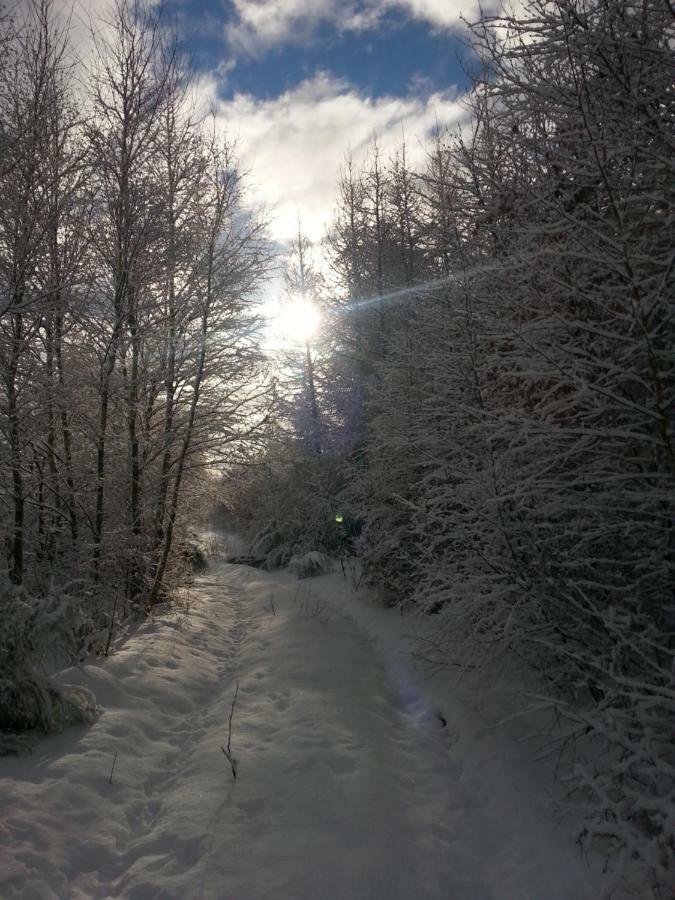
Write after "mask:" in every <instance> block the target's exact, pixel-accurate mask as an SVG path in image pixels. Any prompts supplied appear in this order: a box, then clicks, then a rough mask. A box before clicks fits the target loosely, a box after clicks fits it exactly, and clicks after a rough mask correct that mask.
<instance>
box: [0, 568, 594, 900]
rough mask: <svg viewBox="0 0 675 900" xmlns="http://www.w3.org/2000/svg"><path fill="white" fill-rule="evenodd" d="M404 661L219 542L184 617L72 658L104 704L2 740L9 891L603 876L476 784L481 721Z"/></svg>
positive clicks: (478, 889) (512, 890)
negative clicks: (11, 743)
mask: <svg viewBox="0 0 675 900" xmlns="http://www.w3.org/2000/svg"><path fill="white" fill-rule="evenodd" d="M396 672H397V674H396V677H395V678H393V677H392V672H391V671H390V670H388V668H387V667H386V666H385V665H383V664H382V662H381V661H380V660H378V658H377V655H376V653H374V650H373V645H372V642H371V641H370V640H369V638H368V637H367V636H366V635H365V634H364V633H363V632H362V631H361V630H360V629H359V628H358V627H357V625H356V624H355V622H354V620H353V619H352V618H350V617H349V616H347V615H344V614H343V613H342V612H341V610H340V609H339V608H338V607H337V606H336V605H335V600H334V598H332V599H330V598H328V596H326V597H322V595H321V588H320V586H319V587H317V588H316V589H315V588H314V586H313V585H312V584H311V583H307V582H302V583H301V582H295V581H292V580H290V579H289V578H287V577H286V576H273V575H267V574H265V573H261V572H257V571H254V570H251V569H247V568H244V567H240V566H231V565H227V564H225V563H221V562H216V563H215V564H214V565H213V567H212V568H211V570H210V571H209V572H208V573H207V574H206V575H205V576H203V577H201V578H198V579H197V580H196V584H195V586H194V588H193V589H192V591H191V602H190V611H189V615H188V616H187V617H186V618H185V619H184V620H183V621H177V620H176V618H175V617H170V616H167V617H161V618H158V619H157V620H156V621H154V622H148V623H146V624H144V625H143V626H142V627H141V629H140V630H139V632H138V633H137V634H136V635H134V636H133V637H132V638H131V639H130V640H128V641H127V642H126V644H125V645H124V646H123V647H122V648H121V649H120V650H119V651H118V652H117V653H115V654H114V655H112V656H111V657H110V658H109V659H107V660H105V661H104V662H101V663H98V664H95V665H90V666H87V667H85V668H84V669H82V670H69V671H68V672H66V673H64V676H63V679H64V681H67V682H69V683H73V682H78V683H80V684H84V685H86V686H88V687H91V689H92V690H93V691H94V692H95V693H96V696H97V699H98V701H99V703H100V704H101V706H102V707H103V713H102V715H101V716H100V718H99V719H98V721H97V722H96V723H95V724H94V725H93V726H91V727H89V728H78V729H71V730H70V731H68V732H67V733H66V734H64V735H62V736H60V737H58V738H54V739H51V740H49V741H45V742H43V743H42V744H41V745H39V746H38V747H37V749H36V751H35V753H34V755H33V756H32V757H30V758H20V759H17V760H11V761H10V760H0V775H2V778H1V779H0V809H1V810H2V815H1V816H0V896H1V897H3V898H7V900H9V898H22V900H33V898H35V900H46V898H50V900H54V898H59V900H61V898H75V900H85V898H120V897H123V898H129V900H150V898H156V900H160V898H176V900H178V898H181V900H182V898H206V900H221V898H222V900H230V898H232V900H249V898H250V900H258V898H260V900H262V898H283V900H286V898H288V900H293V898H316V900H330V898H335V900H337V898H344V900H352V898H353V900H361V898H363V900H365V898H373V900H380V898H382V900H398V898H400V900H403V898H438V900H441V898H444V900H510V898H513V900H516V898H518V900H567V898H569V900H572V898H575V900H582V898H583V897H590V896H591V894H589V893H588V891H587V887H586V886H585V884H584V878H583V872H582V869H581V866H580V865H578V866H577V865H575V864H571V863H570V859H568V858H567V856H566V854H565V851H564V850H561V851H560V854H559V855H558V858H557V859H554V864H553V865H552V863H551V854H550V852H548V851H550V845H546V844H545V843H544V844H543V845H542V844H541V840H542V836H541V834H537V833H534V832H536V828H534V829H533V833H532V834H531V835H529V836H528V837H527V839H526V840H523V839H522V835H521V834H520V833H519V830H518V827H514V819H513V815H515V814H516V811H515V809H514V810H509V809H503V808H500V807H499V800H498V799H497V800H496V801H495V803H492V804H490V803H489V802H488V800H487V799H486V797H487V794H485V793H484V794H482V795H480V794H476V792H475V791H472V790H470V789H469V787H468V783H465V781H464V779H463V777H462V775H463V771H462V770H463V763H462V761H461V759H458V758H457V754H453V753H451V748H452V745H453V740H454V738H453V735H455V734H456V731H457V729H460V728H461V727H462V724H461V723H458V722H448V723H447V727H444V726H443V722H442V721H441V720H440V719H439V718H438V717H437V716H436V715H435V714H434V710H433V709H432V708H431V707H430V705H429V703H427V702H425V700H424V698H423V697H420V696H419V693H418V691H417V690H416V687H415V685H414V683H413V681H412V678H408V675H407V674H406V669H405V668H404V667H398V668H397V669H396ZM237 682H238V684H239V688H238V695H237V702H236V706H235V708H234V713H233V726H232V751H233V753H234V755H235V756H236V757H237V759H238V765H239V768H238V778H237V780H236V781H235V780H233V778H232V774H231V770H230V766H229V763H228V761H227V759H226V758H225V756H224V755H223V752H222V750H221V745H223V744H224V745H225V746H226V745H227V740H228V720H229V716H230V712H231V709H232V701H233V698H234V694H235V688H236V684H237ZM115 754H116V755H117V759H116V762H115V767H114V772H113V773H112V781H110V780H109V779H110V773H111V768H112V764H113V760H114V759H115ZM486 774H487V773H486ZM542 846H543V847H544V849H545V850H547V852H548V855H547V852H542ZM561 875H562V877H561Z"/></svg>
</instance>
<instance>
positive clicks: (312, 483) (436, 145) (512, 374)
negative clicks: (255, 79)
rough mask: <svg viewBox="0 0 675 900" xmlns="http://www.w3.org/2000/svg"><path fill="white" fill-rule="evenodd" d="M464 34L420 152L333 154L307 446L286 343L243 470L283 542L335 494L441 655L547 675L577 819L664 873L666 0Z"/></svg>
mask: <svg viewBox="0 0 675 900" xmlns="http://www.w3.org/2000/svg"><path fill="white" fill-rule="evenodd" d="M470 33H471V40H472V44H473V49H474V51H475V54H476V60H477V69H478V74H477V76H476V77H475V80H474V85H473V89H472V91H471V93H470V95H469V99H468V112H469V116H468V118H467V121H468V124H467V125H466V126H465V128H464V130H463V131H462V132H460V133H456V134H443V133H441V134H438V135H437V136H436V138H435V140H434V141H432V143H431V146H430V148H429V152H428V159H427V162H426V165H425V166H424V167H423V168H422V169H421V170H420V169H419V168H416V169H413V167H412V166H411V165H410V163H409V160H408V155H407V153H406V148H405V147H401V148H400V149H399V151H398V152H397V153H396V154H394V156H393V157H387V158H384V156H383V154H382V152H381V151H379V150H378V148H377V146H374V147H373V148H372V150H371V152H370V154H369V156H368V158H367V159H366V160H365V162H363V163H359V164H357V163H356V162H354V161H351V160H350V161H348V162H347V163H346V164H345V167H344V169H343V172H342V174H341V177H340V183H339V187H340V199H339V203H338V207H337V210H336V213H335V222H334V225H333V227H332V228H331V230H330V233H329V235H328V238H327V242H326V248H327V251H328V254H329V257H330V260H331V266H332V278H333V280H334V282H335V284H334V285H333V287H332V290H330V291H329V290H327V289H326V288H325V286H324V287H321V286H319V287H318V288H315V289H314V290H315V293H316V295H317V299H318V300H319V302H323V303H324V304H325V305H326V307H327V313H326V316H327V322H328V325H327V327H326V329H325V330H326V334H325V335H324V337H323V341H322V342H321V343H320V342H317V346H316V347H315V348H314V364H313V368H314V370H315V371H314V377H313V383H314V386H313V388H312V392H313V394H314V395H315V397H316V399H317V402H318V418H319V427H320V432H321V437H320V441H319V442H318V452H317V450H316V446H317V445H316V444H312V442H311V441H309V440H308V428H309V427H311V428H312V429H313V428H315V425H314V424H313V417H312V416H308V414H307V410H308V408H309V406H308V403H309V396H310V395H309V382H308V379H307V366H306V363H303V362H302V360H299V364H300V366H301V368H302V367H303V365H304V377H301V379H300V380H299V381H296V386H295V389H294V391H293V392H292V395H293V396H294V397H295V399H296V404H297V406H298V409H299V410H300V411H299V412H296V413H295V414H290V415H286V416H285V417H283V421H282V422H280V423H278V429H277V432H276V433H275V434H274V435H273V436H272V439H271V441H270V446H272V447H273V446H275V445H277V446H278V443H279V442H280V441H281V442H283V441H285V442H286V443H285V446H286V447H287V448H288V447H289V444H290V447H291V450H292V453H291V455H290V456H289V453H288V450H287V452H285V453H284V454H282V453H276V454H275V453H274V452H272V451H270V450H269V449H268V451H267V455H266V456H265V457H264V460H263V462H264V465H263V466H262V469H261V473H262V474H261V475H260V476H258V477H250V478H249V480H248V482H244V483H243V487H242V484H241V483H240V489H241V490H242V496H243V497H244V498H246V497H251V496H255V495H256V492H258V495H259V496H260V495H263V494H264V497H265V498H266V499H267V504H266V505H265V504H264V503H262V502H261V509H262V510H263V511H264V513H265V514H267V515H269V516H273V517H274V519H275V522H276V527H277V531H278V533H279V534H280V535H282V536H284V537H285V539H286V540H288V541H289V542H290V543H291V544H292V545H293V546H294V547H299V548H300V547H305V548H309V546H310V545H316V539H317V537H316V536H317V533H318V534H319V535H320V536H321V535H323V537H321V538H320V539H322V540H324V541H325V546H326V548H327V549H331V542H333V543H335V541H338V543H339V536H336V534H337V533H336V530H335V529H336V525H335V514H336V513H339V514H340V515H341V517H342V524H344V523H345V522H348V523H349V527H350V529H351V534H352V535H355V534H357V533H358V532H359V531H360V535H359V536H358V537H357V538H356V539H355V542H354V547H355V550H356V552H357V553H358V555H359V556H360V557H361V559H362V561H363V565H364V567H365V573H366V577H367V579H368V580H369V581H370V582H371V583H373V584H375V585H378V586H380V587H381V588H383V589H384V591H385V593H386V596H387V597H388V598H389V599H390V602H392V603H402V604H412V605H414V606H416V607H417V608H418V609H419V610H421V611H423V612H427V613H434V614H435V618H434V621H435V622H436V624H437V630H436V640H435V642H434V643H433V645H431V646H429V647H427V648H426V653H427V656H428V658H429V659H430V661H432V662H433V663H435V664H439V665H451V666H457V665H459V666H467V665H470V666H472V667H476V666H481V665H482V664H484V663H492V662H493V661H494V660H495V659H496V658H498V657H499V656H500V655H503V654H510V655H517V656H518V657H520V658H521V659H523V660H525V661H526V663H527V665H528V666H530V667H532V668H534V669H535V670H537V671H538V672H539V673H540V677H541V683H542V696H541V697H539V698H538V699H537V700H536V701H535V702H536V705H538V706H542V707H548V708H550V709H551V710H552V711H554V713H555V715H556V716H557V720H558V727H557V729H556V730H555V731H553V732H551V734H550V735H549V736H548V737H546V736H543V738H542V752H544V753H552V754H556V755H558V756H559V757H560V772H561V773H562V772H564V773H565V777H566V781H567V786H568V788H569V790H570V794H571V796H572V797H573V798H574V800H575V801H576V802H578V803H580V804H581V805H582V807H583V808H584V810H585V812H586V815H587V827H586V829H585V837H586V838H588V839H590V840H598V839H600V840H601V842H602V844H603V845H604V846H605V847H607V848H608V849H610V850H611V851H613V852H615V853H616V854H617V856H618V857H619V858H620V860H621V861H623V862H625V863H627V864H628V865H629V866H630V865H635V864H636V862H635V861H636V859H638V860H639V862H638V863H637V866H638V871H639V873H640V874H639V876H638V879H639V880H640V882H641V884H640V888H644V889H645V890H647V889H648V888H649V886H652V887H654V889H655V890H657V886H658V885H659V884H661V885H662V886H665V885H667V884H672V873H673V853H674V850H675V848H674V846H673V834H674V833H675V827H674V825H675V822H674V819H673V816H674V814H675V811H674V809H673V803H672V797H673V793H672V792H673V788H674V785H675V780H674V778H673V776H674V773H675V746H674V743H673V729H672V723H673V710H674V709H675V684H674V683H673V650H674V647H675V602H674V601H675V588H674V586H675V519H674V517H675V437H674V433H673V428H674V425H675V407H674V389H675V356H674V354H673V348H674V347H675V320H674V313H675V292H674V287H675V284H674V282H675V277H674V271H673V270H674V262H675V257H674V256H673V240H672V238H673V233H674V232H673V199H674V193H675V172H674V161H675V153H674V150H675V147H674V141H673V135H674V134H675V128H674V126H675V103H674V99H675V97H674V80H673V74H674V68H673V63H672V46H673V38H674V34H673V16H672V9H671V8H670V7H669V5H668V4H664V3H661V2H659V3H657V2H647V3H640V4H636V3H633V2H630V0H602V2H597V0H556V2H552V3H545V2H542V0H533V2H530V3H528V4H527V5H526V7H525V9H524V11H523V13H522V14H521V15H519V16H517V17H516V16H511V15H509V16H500V17H489V16H488V17H484V18H483V19H482V20H481V21H480V22H479V23H477V24H476V25H475V26H473V27H472V28H471V31H470ZM297 252H298V247H296V248H295V256H296V257H297ZM301 289H302V290H306V288H305V287H303V286H301ZM336 293H337V295H338V296H339V297H340V298H341V299H340V301H339V302H338V304H337V306H336V304H335V300H334V297H335V295H336ZM312 511H314V513H312ZM249 519H250V516H249ZM254 519H255V521H253V522H251V526H252V527H253V526H255V525H259V524H260V517H259V516H258V517H254ZM342 537H343V538H344V537H345V535H344V534H343V536H342ZM664 890H665V887H664Z"/></svg>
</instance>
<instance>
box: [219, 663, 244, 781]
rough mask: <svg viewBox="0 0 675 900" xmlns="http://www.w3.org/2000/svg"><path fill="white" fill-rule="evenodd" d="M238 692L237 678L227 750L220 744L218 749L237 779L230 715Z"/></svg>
mask: <svg viewBox="0 0 675 900" xmlns="http://www.w3.org/2000/svg"><path fill="white" fill-rule="evenodd" d="M238 693H239V679H237V686H236V687H235V689H234V697H233V699H232V709H231V710H230V726H229V733H228V735H227V750H226V749H225V747H223V746H222V744H221V747H220V749H221V750H222V751H223V753H224V754H225V756H226V757H227V760H228V762H229V763H230V766H231V768H232V777H233V778H234V780H235V781H236V780H237V765H238V764H239V760H238V759H236V758H235V757H234V756H232V716H234V706H235V704H236V702H237V695H238Z"/></svg>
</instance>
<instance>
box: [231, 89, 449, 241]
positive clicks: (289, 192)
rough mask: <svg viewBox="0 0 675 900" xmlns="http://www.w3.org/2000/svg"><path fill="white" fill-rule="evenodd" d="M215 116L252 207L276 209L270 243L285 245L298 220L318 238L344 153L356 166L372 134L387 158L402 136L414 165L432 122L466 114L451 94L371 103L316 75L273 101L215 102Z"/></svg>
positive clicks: (241, 98) (240, 99)
mask: <svg viewBox="0 0 675 900" xmlns="http://www.w3.org/2000/svg"><path fill="white" fill-rule="evenodd" d="M218 116H219V120H220V122H221V123H222V125H223V127H225V128H227V131H228V132H229V133H230V134H231V135H232V136H234V137H237V138H238V144H239V152H240V156H241V160H242V164H243V165H244V167H245V168H248V169H250V170H251V177H250V183H251V195H252V200H253V201H254V202H257V203H262V204H265V205H268V206H272V207H274V220H273V223H272V236H273V237H274V238H275V239H276V240H278V241H280V242H286V241H288V240H290V239H291V238H292V237H293V236H294V235H295V233H296V232H297V222H298V217H300V218H301V219H302V224H303V229H304V231H305V232H306V234H307V236H308V237H309V238H310V239H311V240H312V241H318V240H320V239H321V238H322V236H323V234H324V232H325V228H326V226H327V225H328V224H329V222H330V219H331V215H332V209H333V204H334V201H335V197H336V184H337V179H338V174H339V170H340V165H341V164H342V162H343V161H344V158H345V155H346V154H347V152H349V151H351V152H352V154H353V156H354V157H355V159H356V160H357V161H358V159H359V157H362V156H363V154H364V152H365V151H366V149H367V147H368V146H369V144H370V142H371V140H372V138H373V135H375V134H376V135H377V138H378V143H379V146H380V149H381V151H382V152H383V154H385V155H386V154H388V153H389V152H390V151H391V150H393V148H394V147H396V146H397V145H399V144H400V142H401V138H402V135H403V133H404V132H405V136H406V141H407V144H408V147H409V154H410V156H411V157H412V158H413V160H414V159H415V157H416V158H417V159H418V160H419V159H420V158H421V157H423V155H424V152H425V150H424V146H423V144H424V140H425V138H426V137H427V136H428V134H429V133H430V132H431V131H432V130H433V128H434V127H435V124H436V122H437V121H438V122H439V123H441V124H444V123H447V124H448V125H454V124H456V123H457V122H458V121H460V120H461V119H462V118H464V111H463V109H462V108H461V106H460V105H459V103H458V102H457V98H456V94H455V93H452V92H449V91H448V92H444V93H436V94H432V95H431V96H429V97H428V98H426V99H422V98H418V97H383V98H378V99H371V98H369V97H366V96H363V95H362V94H360V93H358V92H357V90H356V89H355V88H353V87H351V86H349V85H348V84H347V83H345V82H344V81H342V80H340V79H336V78H334V77H332V76H329V75H327V74H325V73H319V74H318V75H316V76H315V77H313V78H312V79H310V80H308V81H305V82H303V83H302V84H300V85H299V86H297V87H296V88H294V89H293V90H291V91H287V92H286V93H284V94H282V95H281V96H279V97H276V98H273V99H257V98H255V97H253V96H251V95H248V94H246V95H244V94H242V95H238V96H235V97H234V99H232V100H230V101H221V102H220V103H219V106H218Z"/></svg>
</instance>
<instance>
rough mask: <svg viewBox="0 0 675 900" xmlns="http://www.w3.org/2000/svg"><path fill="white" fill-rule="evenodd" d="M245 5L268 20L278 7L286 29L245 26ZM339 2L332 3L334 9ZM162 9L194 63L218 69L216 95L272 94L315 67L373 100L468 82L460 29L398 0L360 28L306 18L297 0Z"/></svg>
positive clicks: (173, 4) (178, 2)
mask: <svg viewBox="0 0 675 900" xmlns="http://www.w3.org/2000/svg"><path fill="white" fill-rule="evenodd" d="M317 3H318V5H319V6H320V0H316V2H315V4H314V8H315V9H316V5H317ZM247 5H248V7H249V8H253V9H255V8H256V7H257V8H258V9H262V10H263V11H265V12H267V18H268V20H269V19H270V18H273V17H274V16H275V15H277V16H279V10H280V9H281V10H282V11H283V8H284V6H285V7H286V9H285V11H286V13H287V21H288V29H287V30H285V29H284V28H283V20H282V19H281V16H279V25H280V27H278V28H275V29H274V34H269V28H268V30H267V33H266V31H265V26H264V24H263V26H262V27H261V28H257V29H255V28H254V29H252V28H251V27H250V25H249V26H248V28H247V27H246V24H245V23H246V22H247V18H246V13H247ZM304 5H305V6H309V4H304ZM365 5H366V6H368V5H370V6H371V7H372V6H373V4H365ZM445 5H449V4H445ZM266 6H267V7H269V8H270V9H269V11H266V10H265V7H266ZM339 6H340V4H339V2H337V3H334V4H333V8H334V9H335V8H336V7H338V8H339ZM345 6H347V7H349V6H351V7H352V8H353V5H352V4H345ZM379 6H382V4H379ZM438 6H439V8H440V6H441V4H440V3H439V4H438ZM272 7H273V8H274V11H272V9H271V8H272ZM430 8H431V7H430ZM467 9H468V11H469V13H470V12H471V8H470V7H468V8H467ZM167 11H168V13H169V15H170V16H171V17H175V19H176V21H177V24H178V27H179V30H180V33H181V36H182V38H183V40H184V42H185V44H186V46H187V47H188V48H189V49H190V51H191V53H192V55H193V59H194V63H195V66H196V68H197V69H198V70H206V71H211V72H214V71H220V72H221V76H220V77H219V79H218V93H219V96H220V97H221V98H222V99H228V98H231V97H232V96H233V95H234V94H236V93H246V94H251V95H253V96H256V97H260V98H272V97H275V96H278V95H279V94H281V93H283V92H284V91H288V90H292V89H293V88H295V87H297V86H298V85H299V84H301V83H302V82H303V81H305V80H307V79H308V78H311V77H312V75H313V74H315V73H316V72H317V71H322V72H326V73H331V74H332V75H334V76H336V77H337V78H340V79H343V80H344V81H346V82H348V83H349V84H350V85H352V86H353V87H354V88H356V89H358V90H359V91H361V92H363V93H364V94H367V95H368V96H370V97H372V98H379V97H383V96H391V95H396V96H401V95H409V94H411V93H413V94H424V93H427V94H428V93H432V92H434V91H442V90H445V89H447V88H448V86H449V85H456V86H457V87H459V88H464V87H466V84H467V78H466V74H465V72H464V71H463V64H466V61H467V59H466V58H467V52H466V48H465V46H464V44H463V42H462V40H461V32H460V29H458V28H457V27H455V28H453V27H452V26H451V27H449V28H448V27H445V28H444V27H440V26H439V23H438V21H434V19H433V18H432V17H431V16H429V17H420V16H415V15H414V14H413V10H412V9H410V8H406V5H405V3H404V4H402V5H397V6H392V7H390V8H388V9H386V8H385V9H384V10H383V11H382V12H377V11H376V13H375V17H374V18H373V19H371V20H368V19H366V20H365V21H364V22H363V24H362V25H360V27H359V24H360V23H356V24H354V25H352V27H344V21H345V17H344V16H340V15H337V16H336V15H330V14H329V12H328V11H327V14H326V15H325V16H324V17H313V16H312V15H311V7H310V13H309V14H308V15H303V14H302V13H303V4H302V2H299V3H298V4H297V8H296V9H294V7H293V3H292V2H289V3H285V4H284V2H283V0H279V2H278V0H275V2H274V3H272V2H263V3H260V2H257V3H249V4H246V2H245V0H243V2H242V0H240V2H239V4H238V8H237V5H236V3H235V0H209V2H206V3H205V2H203V0H170V2H169V3H168V4H167ZM249 21H250V17H249ZM256 32H257V33H256Z"/></svg>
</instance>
